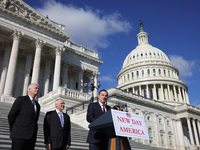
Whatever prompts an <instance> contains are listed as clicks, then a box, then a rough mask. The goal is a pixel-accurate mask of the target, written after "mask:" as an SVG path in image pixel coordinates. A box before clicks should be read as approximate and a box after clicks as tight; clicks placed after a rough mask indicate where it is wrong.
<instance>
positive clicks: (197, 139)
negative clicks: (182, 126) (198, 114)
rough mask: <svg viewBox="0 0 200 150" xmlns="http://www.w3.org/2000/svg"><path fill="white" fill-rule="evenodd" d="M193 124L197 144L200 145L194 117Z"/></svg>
mask: <svg viewBox="0 0 200 150" xmlns="http://www.w3.org/2000/svg"><path fill="white" fill-rule="evenodd" d="M192 125H193V129H194V136H195V141H196V145H197V146H199V137H198V135H197V128H196V124H195V119H193V118H192Z"/></svg>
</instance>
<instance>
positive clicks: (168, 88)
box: [167, 84, 172, 101]
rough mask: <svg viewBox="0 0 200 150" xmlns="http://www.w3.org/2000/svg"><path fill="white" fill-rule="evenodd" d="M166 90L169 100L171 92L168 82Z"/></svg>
mask: <svg viewBox="0 0 200 150" xmlns="http://www.w3.org/2000/svg"><path fill="white" fill-rule="evenodd" d="M167 90H168V98H169V101H172V97H171V92H170V87H169V84H167Z"/></svg>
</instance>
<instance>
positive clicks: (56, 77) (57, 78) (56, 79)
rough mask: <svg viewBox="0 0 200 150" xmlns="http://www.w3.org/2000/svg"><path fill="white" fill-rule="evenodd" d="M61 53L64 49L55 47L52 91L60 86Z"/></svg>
mask: <svg viewBox="0 0 200 150" xmlns="http://www.w3.org/2000/svg"><path fill="white" fill-rule="evenodd" d="M63 51H64V49H63V48H62V47H57V48H56V50H55V53H56V62H55V68H54V79H53V91H54V90H56V89H57V88H58V87H59V84H60V70H61V54H62V52H63Z"/></svg>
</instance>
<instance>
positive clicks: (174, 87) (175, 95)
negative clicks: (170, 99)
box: [173, 85, 178, 102]
mask: <svg viewBox="0 0 200 150" xmlns="http://www.w3.org/2000/svg"><path fill="white" fill-rule="evenodd" d="M173 89H174V97H175V101H176V102H178V100H177V93H176V86H175V85H173Z"/></svg>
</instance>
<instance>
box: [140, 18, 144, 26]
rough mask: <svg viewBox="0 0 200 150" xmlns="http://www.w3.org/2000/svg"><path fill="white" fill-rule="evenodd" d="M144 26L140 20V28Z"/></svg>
mask: <svg viewBox="0 0 200 150" xmlns="http://www.w3.org/2000/svg"><path fill="white" fill-rule="evenodd" d="M143 26H144V25H143V22H142V20H141V19H140V27H143Z"/></svg>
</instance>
